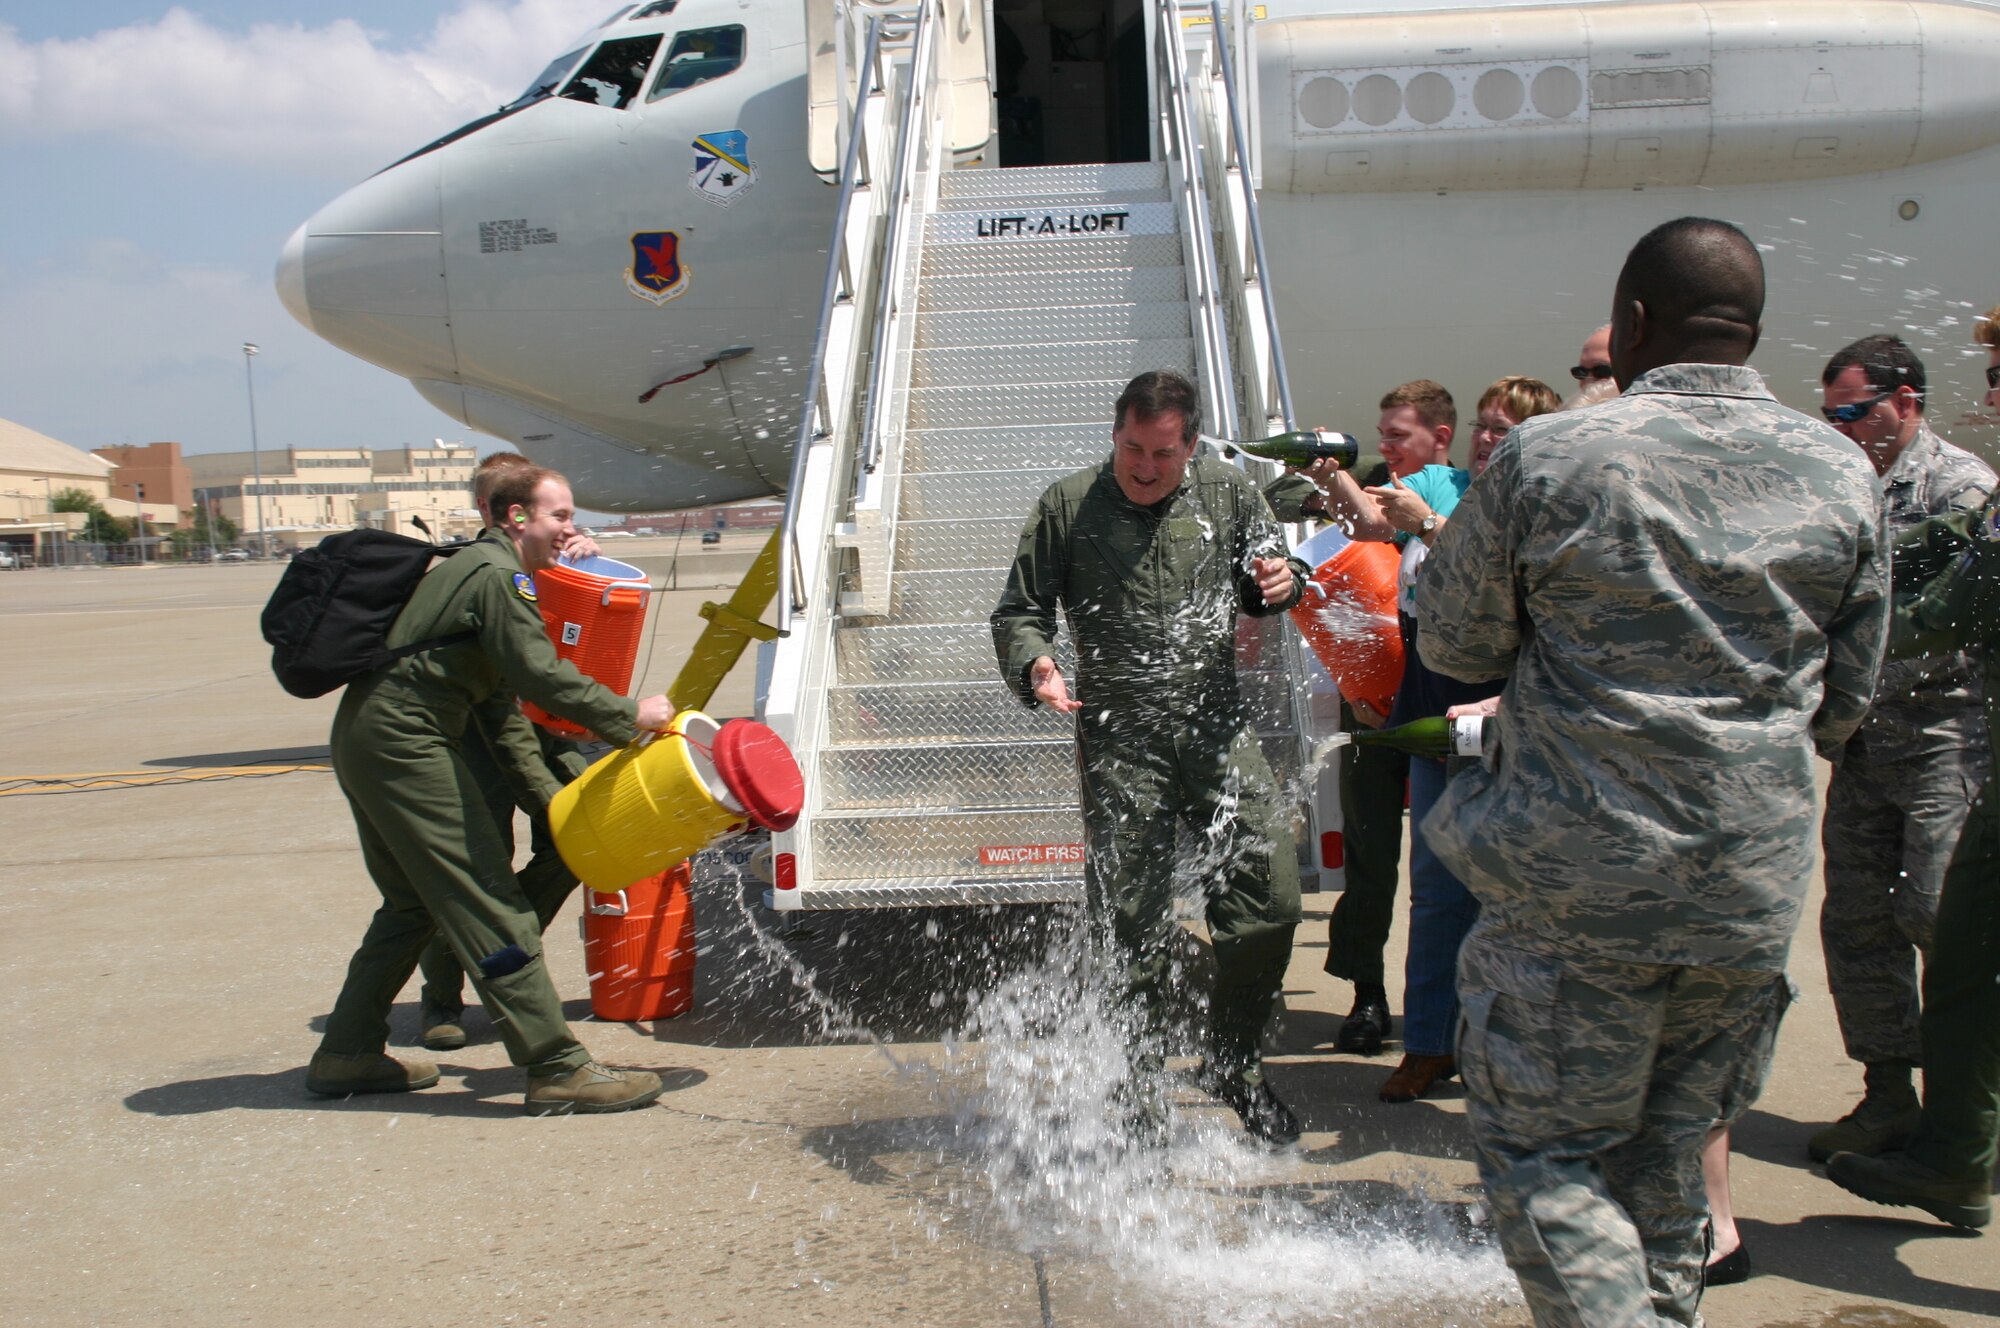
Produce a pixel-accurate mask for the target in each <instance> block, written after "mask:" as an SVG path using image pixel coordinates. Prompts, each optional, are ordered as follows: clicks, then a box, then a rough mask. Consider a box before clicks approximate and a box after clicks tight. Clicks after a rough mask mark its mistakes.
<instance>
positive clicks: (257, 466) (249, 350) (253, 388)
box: [243, 341, 271, 558]
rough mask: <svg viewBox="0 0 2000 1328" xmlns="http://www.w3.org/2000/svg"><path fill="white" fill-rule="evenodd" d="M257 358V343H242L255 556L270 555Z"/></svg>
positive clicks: (265, 556) (263, 556) (266, 556)
mask: <svg viewBox="0 0 2000 1328" xmlns="http://www.w3.org/2000/svg"><path fill="white" fill-rule="evenodd" d="M256 358H257V343H256V342H254V341H246V342H244V343H243V390H244V392H245V393H246V394H248V396H249V398H250V471H251V475H252V476H253V478H254V479H255V481H256V489H257V556H258V557H259V558H269V557H270V556H271V545H270V541H269V540H267V539H266V538H265V537H264V460H263V457H262V456H261V455H260V454H259V453H258V451H257V383H256V380H255V377H254V375H252V374H251V372H250V361H252V360H254V359H256Z"/></svg>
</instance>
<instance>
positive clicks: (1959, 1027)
mask: <svg viewBox="0 0 2000 1328" xmlns="http://www.w3.org/2000/svg"><path fill="white" fill-rule="evenodd" d="M1977 335H1978V338H1979V340H1980V342H1981V344H1983V345H1984V346H1985V347H1986V348H1987V352H1988V357H1989V364H1988V366H1987V369H1986V383H1987V389H1988V390H1987V393H1986V404H1987V406H1988V407H1989V408H1993V409H2000V306H1996V307H1995V308H1993V309H1991V310H1988V311H1987V314H1986V316H1985V317H1984V318H1982V319H1981V320H1980V322H1979V327H1978V333H1977ZM1895 564H1896V584H1897V589H1898V590H1899V591H1900V590H1903V589H1905V588H1907V587H1909V586H1912V585H1916V586H1923V590H1922V593H1921V594H1920V595H1917V596H1916V597H1914V598H1913V599H1906V600H1904V601H1902V602H1900V603H1899V604H1898V605H1897V608H1896V614H1895V617H1894V619H1893V627H1892V631H1891V635H1890V641H1889V654H1890V657H1891V658H1900V659H1914V658H1918V657H1920V656H1924V655H1929V654H1934V653H1937V652H1939V651H1943V650H1973V651H1976V652H1978V655H1979V659H1980V662H1981V674H1982V683H1983V686H1984V689H1985V704H1986V741H1987V743H1988V745H1989V747H2000V741H1996V739H2000V498H1994V499H1990V500H1988V502H1987V504H1986V507H1985V510H1983V511H1981V512H1977V513H1971V512H1955V513H1952V514H1951V515H1949V516H1942V517H1937V518H1934V519H1932V520H1930V521H1927V522H1924V523H1922V524H1921V525H1917V526H1913V527H1911V528H1910V530H1909V531H1908V532H1906V533H1905V534H1904V535H1903V537H1902V538H1900V539H1899V540H1897V542H1896V552H1895ZM1940 568H1942V569H1943V570H1942V572H1940V571H1939V569H1940ZM1933 578H1934V579H1933ZM1925 582H1928V584H1927V585H1925ZM1996 754H2000V753H1996ZM1923 997H1924V999H1923V1015H1922V1019H1921V1021H1920V1024H1919V1028H1920V1036H1921V1039H1922V1052H1923V1065H1924V1103H1923V1112H1922V1114H1921V1115H1920V1116H1919V1117H1918V1121H1917V1128H1916V1132H1915V1133H1914V1134H1912V1135H1911V1136H1910V1139H1909V1141H1908V1142H1907V1143H1906V1144H1904V1145H1903V1147H1902V1149H1901V1150H1899V1151H1892V1152H1885V1153H1879V1154H1877V1155H1875V1156H1873V1157H1868V1156H1864V1155H1862V1154H1860V1153H1835V1154H1834V1155H1833V1156H1832V1157H1831V1158H1829V1159H1828V1160H1827V1164H1826V1174H1827V1175H1828V1176H1829V1177H1831V1178H1832V1180H1833V1182H1834V1183H1835V1184H1836V1185H1839V1186H1840V1187H1841V1188H1842V1189H1845V1190H1849V1191H1852V1192H1853V1193H1855V1194H1858V1195H1860V1196H1861V1197H1862V1198H1864V1199H1872V1200H1874V1201H1875V1202H1876V1203H1884V1204H1897V1205H1902V1206H1906V1207H1913V1208H1921V1209H1923V1210H1924V1211H1925V1212H1927V1213H1929V1214H1931V1215H1932V1216H1933V1217H1936V1218H1938V1219H1939V1220H1941V1221H1945V1222H1949V1223H1951V1224H1952V1225H1953V1226H1960V1227H1983V1226H1985V1225H1986V1224H1987V1223H1988V1222H1990V1221H1991V1220H1992V1218H1993V1196H1992V1189H1993V1164H1994V1160H1995V1157H1996V1155H2000V780H1995V779H1992V778H1990V777H1989V778H1988V779H1987V781H1986V784H1985V786H1984V787H1983V788H1981V789H1980V790H1979V792H1978V794H1977V795H1976V796H1975V797H1974V799H1973V802H1972V812H1971V815H1970V816H1969V817H1968V818H1967V819H1966V822H1965V829H1964V830H1963V831H1962V832H1961V833H1960V835H1959V840H1958V847H1957V849H1956V850H1955V851H1954V852H1953V853H1952V856H1951V864H1950V865H1949V866H1948V867H1946V868H1945V874H1944V886H1943V888H1942V889H1941V890H1940V891H1939V894H1938V911H1937V932H1936V937H1935V939H1934V940H1933V942H1932V949H1931V954H1930V959H1929V961H1928V962H1927V963H1926V964H1925V965H1924V988H1923Z"/></svg>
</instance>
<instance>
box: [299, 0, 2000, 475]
mask: <svg viewBox="0 0 2000 1328" xmlns="http://www.w3.org/2000/svg"><path fill="white" fill-rule="evenodd" d="M1337 3H1338V0H1273V2H1272V3H1270V4H1269V5H1268V8H1267V9H1265V10H1264V14H1265V17H1264V18H1263V20H1262V21H1261V22H1259V23H1257V24H1256V25H1255V40H1256V47H1255V50H1256V66H1257V67H1256V70H1255V89H1256V91H1255V96H1256V123H1257V130H1256V133H1257V137H1258V151H1259V155H1260V162H1259V165H1260V168H1261V176H1260V185H1261V187H1260V192H1259V197H1260V204H1261V207H1262V210H1263V214H1264V222H1265V227H1266V231H1267V236H1268V240H1269V249H1270V258H1271V265H1272V269H1273V277H1274V280H1273V283H1272V285H1273V287H1274V289H1275V292H1276V299H1277V307H1278V311H1279V315H1280V320H1281V323H1282V326H1283V328H1284V332H1285V339H1286V354H1287V359H1288V362H1289V366H1290V370H1291V379H1292V382H1293V384H1294V394H1295V398H1296V404H1297V407H1298V413H1299V415H1300V416H1301V422H1303V423H1308V424H1324V425H1329V426H1333V427H1339V428H1345V429H1348V430H1350V431H1353V432H1357V433H1360V434H1362V436H1363V437H1364V438H1365V437H1367V436H1368V433H1367V431H1368V429H1369V427H1370V425H1371V424H1372V421H1373V419H1374V403H1375V400H1376V398H1377V397H1379V396H1380V395H1381V393H1382V392H1383V391H1385V390H1386V389H1387V388H1389V387H1390V386H1392V385H1394V384H1396V383H1398V382H1401V381H1404V380H1407V379H1411V378H1417V377H1428V378H1435V379H1438V380H1440V381H1442V382H1444V383H1445V384H1446V385H1447V386H1448V387H1450V388H1451V389H1452V390H1453V391H1454V392H1456V393H1458V394H1459V395H1460V397H1461V409H1462V413H1463V414H1465V415H1467V416H1469V415H1470V406H1471V399H1472V398H1473V397H1475V396H1476V394H1477V393H1478V392H1479V391H1480V390H1481V389H1482V388H1483V387H1484V386H1485V385H1486V383H1488V382H1489V381H1491V380H1492V379H1494V378H1496V377H1498V376H1500V375H1501V374H1507V373H1525V374H1529V375H1532V376H1536V377H1541V378H1544V379H1545V380H1547V381H1549V382H1550V383H1551V384H1552V385H1553V386H1555V387H1556V388H1557V389H1558V390H1559V391H1566V390H1567V389H1568V388H1570V387H1571V386H1572V384H1571V383H1570V382H1569V379H1568V376H1567V374H1566V372H1565V371H1566V369H1567V367H1568V366H1569V365H1570V364H1571V363H1572V362H1573V359H1574V356H1575V352H1576V349H1577V347H1578V345H1579V344H1580V343H1581V342H1582V341H1583V339H1584V337H1585V336H1586V335H1587V334H1588V333H1589V332H1590V330H1591V329H1592V328H1593V327H1595V326H1596V325H1597V324H1599V323H1602V322H1604V321H1605V320H1606V319H1607V318H1608V316H1609V309H1610V303H1611V293H1612V292H1611V287H1612V282H1613V280H1614V278H1615V276H1616V274H1617V270H1618V267H1619V264H1620V263H1621V262H1622V260H1623V257H1624V254H1625V251H1626V250H1627V249H1628V248H1629V247H1630V246H1631V244H1632V242H1633V241H1634V240H1635V239H1637V238H1638V236H1639V235H1640V234H1642V233H1643V232H1644V231H1646V230H1647V229H1649V228H1650V227H1651V226H1653V225H1656V224H1658V223H1659V222H1661V221H1664V220H1667V219H1669V218H1672V217H1675V216H1680V215H1685V214H1689V213H1695V214H1700V215H1706V216H1718V217H1723V218H1727V219H1729V220H1731V221H1734V222H1736V223H1738V224H1739V225H1741V226H1743V227H1744V228H1745V229H1746V230H1747V231H1748V232H1749V233H1750V235H1751V236H1752V238H1754V239H1756V240H1757V241H1758V242H1759V244H1760V245H1761V246H1763V248H1764V251H1765V259H1766V263H1767V266H1768V271H1769V278H1770V281H1769V301H1768V306H1767V314H1766V325H1765V327H1766V330H1765V336H1764V341H1763V344H1762V346H1761V347H1760V348H1759V351H1758V353H1757V355H1756V357H1755V360H1754V363H1755V364H1756V365H1757V367H1759V368H1760V369H1762V370H1763V371H1764V372H1765V374H1766V377H1767V378H1768V379H1769V381H1770V382H1771V383H1772V385H1773V387H1774V389H1775V390H1777V391H1778V392H1779V394H1780V395H1781V396H1782V397H1783V398H1784V399H1786V400H1787V401H1789V402H1790V403H1791V404H1793V405H1796V406H1799V407H1801V408H1804V409H1811V408H1812V407H1814V406H1815V405H1816V404H1817V385H1818V378H1819V371H1820V368H1821V366H1822V365H1823V364H1824V362H1825V360H1826V358H1827V356H1828V355H1830V354H1831V353H1832V352H1833V351H1834V350H1835V349H1837V348H1838V347H1840V346H1841V345H1843V344H1845V343H1846V342H1848V341H1850V340H1852V339H1854V338H1856V337H1859V336H1862V335H1865V334H1868V333H1871V332H1878V331H1897V332H1900V333H1902V334H1903V335H1904V336H1905V337H1906V338H1908V339H1909V340H1910V341H1911V342H1912V344H1913V345H1914V346H1915V347H1916V349H1917V351H1918V353H1919V354H1920V355H1922V356H1924V357H1925V359H1926V360H1927V362H1928V365H1929V368H1930V374H1931V380H1932V385H1933V393H1932V400H1931V410H1930V414H1931V418H1932V420H1933V422H1934V423H1935V424H1937V425H1939V426H1940V427H1941V428H1942V429H1943V430H1944V432H1946V433H1947V434H1948V435H1949V436H1951V437H1953V438H1954V439H1956V440H1957V441H1960V442H1962V443H1970V444H1972V445H1974V446H1976V447H1980V448H1981V450H1984V451H1986V452H1988V454H1989V455H1990V454H1991V453H1992V450H1993V448H1992V441H1993V438H1994V429H1993V426H1994V424H1995V423H1996V421H1995V420H1993V418H1992V417H1990V416H1984V415H1982V414H1980V413H1979V412H1978V409H1977V406H1978V401H1979V396H1980V389H1981V387H1982V384H1981V382H1980V377H1979V369H1980V368H1981V367H1983V364H1984V358H1983V356H1981V355H1979V354H1978V353H1977V352H1976V350H1975V348H1973V347H1972V346H1971V345H1970V338H1969V331H1970V325H1971V322H1972V318H1973V316H1974V315H1975V314H1976V312H1977V311H1978V310H1980V309H1983V308H1985V307H1986V306H1987V304H1989V303H1991V302H1992V301H1993V300H1994V299H1996V298H2000V288H1996V287H1994V286H1993V285H1991V281H1992V278H1991V275H1990V274H1991V270H1992V269H1991V257H1990V253H1989V252H1988V251H1989V250H1990V248H1991V241H1990V239H1989V237H1990V235H1991V234H1992V232H1993V227H1994V219H1995V218H1996V217H2000V10H1996V9H1994V8H1993V7H1991V6H1989V5H1985V4H1975V3H1966V2H1963V0H1860V2H1858V3H1847V4H1835V5H1828V4H1814V3H1804V2H1803V0H1706V2H1705V3H1694V2H1689V0H1681V2H1678V3H1657V4H1628V3H1585V4H1570V5H1554V6H1493V5H1472V6H1464V7H1458V8H1451V9H1436V10H1425V11H1417V12H1398V13H1393V14H1380V13H1375V14H1369V13H1330V12H1327V11H1328V10H1329V9H1330V8H1333V7H1334V6H1335V5H1336V4H1337ZM655 11H658V12H655ZM806 85H807V43H806V24H805V13H804V8H803V4H802V2H801V0H680V3H678V4H675V5H664V4H652V5H640V6H636V7H634V8H631V9H628V10H626V11H621V13H620V14H618V15H616V16H614V17H613V18H612V19H611V20H610V21H608V22H607V23H605V24H603V25H601V26H600V27H599V28H597V29H595V30H593V31H592V32H591V33H589V34H588V35H587V37H586V38H585V39H583V40H581V41H579V42H577V43H575V44H574V49H573V50H572V51H570V52H568V53H567V54H566V56H565V58H564V59H561V60H558V61H557V62H556V64H554V65H552V66H551V69H550V71H549V72H548V73H546V74H545V75H544V77H543V78H542V79H539V80H537V89H534V90H531V92H530V94H529V95H528V96H527V97H524V98H523V99H522V100H521V101H520V102H517V103H514V104H513V106H512V108H511V109H508V110H506V111H505V112H503V113H501V114H499V115H498V116H496V117H492V118H490V119H489V120H488V121H485V122H475V125H474V126H468V127H467V129H465V130H461V131H459V132H458V133H457V134H455V135H451V136H447V138H446V139H445V140H441V141H440V143H439V144H436V145H433V146H431V147H430V148H428V149H425V150H423V151H420V152H418V153H416V154H414V155H413V156H411V157H409V158H407V159H405V160H404V161H401V162H398V163H397V164H395V165H393V166H391V167H389V168H388V169H386V170H384V171H382V172H380V173H379V174H377V175H375V176H374V177H372V178H370V179H369V180H367V181H364V182H363V183H361V184H360V185H358V186H357V187H355V188H354V189H353V190H350V191H349V192H348V193H346V194H344V195H342V196H341V197H340V198H339V199H336V200H335V201H334V202H333V203H331V204H329V205H328V206H327V207H326V208H325V209H323V210H322V211H321V212H319V213H318V214H316V215H315V216H314V217H312V218H311V219H310V220H309V221H307V222H306V223H305V224H304V225H303V226H301V227H300V228H299V230H298V231H297V232H296V233H295V234H294V235H293V236H292V238H291V240H290V241H289V242H288V243H287V245H286V248H285V251H284V254H283V256H282V257H281V258H280V261H279V266H278V286H279V290H280V293H281V295H282V297H283V298H284V301H285V304H286V306H287V308H288V309H290V310H291V312H292V313H293V314H294V316H296V317H298V318H299V319H300V321H301V322H304V323H305V324H306V325H307V326H309V327H311V328H312V329H313V330H314V331H315V332H317V333H319V334H320V335H321V336H322V337H324V338H326V339H327V340H329V341H331V342H333V343H334V344H335V345H338V346H341V347H343V348H344V349H346V350H349V351H351V352H352V353H354V354H356V355H359V356H361V357H362V358H364V359H367V360H369V361H371V362H373V363H375V364H378V365H381V366H382V367H384V368H386V369H389V370H391V371H392V372H395V373H398V374H400V375H402V376H404V377H406V378H408V379H410V380H411V382H412V383H413V384H414V385H415V386H416V388H417V390H418V391H419V392H420V393H422V394H423V395H424V397H425V398H426V399H427V400H429V401H431V402H432V403H433V404H435V405H437V406H438V407H439V408H440V409H441V410H443V411H445V412H446V413H447V414H449V415H451V416H453V417H454V418H455V419H459V420H462V421H463V422H464V423H465V424H467V425H468V426H470V427H471V428H474V429H478V430H481V431H483V432H486V433H489V434H492V435H493V436H495V437H497V438H500V439H503V440H505V441H507V442H509V443H511V444H513V445H515V446H517V447H519V448H520V449H521V450H523V451H524V452H526V453H527V454H528V455H530V456H532V457H535V458H536V459H537V460H540V461H543V462H545V463H547V464H549V465H552V466H555V467H556V468H558V469H560V470H563V471H564V472H565V473H567V474H568V475H569V476H570V478H571V480H572V482H573V484H574V486H575V488H576V492H577V495H578V498H579V500H580V501H581V502H582V503H584V504H585V505H587V506H591V507H597V508H605V509H623V510H639V511H655V510H665V509H671V508H676V507H688V506H696V505H704V504H709V503H715V502H722V501H728V500H732V499H739V498H748V497H756V496H761V495H764V494H769V493H772V492H774V491H777V490H778V489H780V488H781V487H782V486H783V485H784V483H785V482H786V479H787V477H788V474H789V471H790V464H791V451H792V447H793V445H794V442H795V435H796V429H797V424H798V419H799V404H800V401H799V394H800V392H801V391H802V389H803V383H804V374H805V370H806V367H807V363H808V360H809V358H810V356H811V354H812V349H813V347H812V342H813V337H814V333H815V330H816V328H815V322H816V318H817V314H818V308H819V300H820V295H821V288H822V281H823V279H824V266H825V252H826V244H827V238H828V233H829V230H830V228H831V223H832V213H833V207H834V203H835V191H834V190H833V189H830V188H829V187H828V186H827V184H826V183H825V181H824V180H823V178H822V176H821V175H820V174H818V173H816V172H815V170H814V169H813V164H812V162H811V161H810V160H809V159H808V148H807V143H808V124H807V119H808V109H807V101H808V98H807V87H806ZM1002 164H1007V163H1005V162H1004V160H1003V162H1002ZM676 380H678V381H676ZM1109 405H1110V403H1108V402H1107V403H1106V411H1107V416H1108V412H1109ZM1000 422H1001V421H996V423H1000ZM1107 432H1108V419H1107Z"/></svg>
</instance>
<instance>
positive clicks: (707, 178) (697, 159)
mask: <svg viewBox="0 0 2000 1328" xmlns="http://www.w3.org/2000/svg"><path fill="white" fill-rule="evenodd" d="M755 183H757V168H756V167H755V166H754V165H752V164H751V162H750V135H748V134H746V133H744V132H743V131H742V130H741V129H725V130H723V131H722V132H720V133H716V134H703V135H702V136H701V137H700V138H697V139H696V140H695V141H694V169H693V170H691V171H689V172H688V187H689V188H691V189H693V190H694V191H695V192H696V193H697V194H700V195H701V196H702V197H703V198H705V199H707V200H708V201H709V202H711V203H714V204H715V205H716V206H718V207H728V206H729V205H730V204H731V203H734V202H735V201H736V196H737V195H738V194H740V193H742V192H743V191H744V190H746V189H748V188H749V187H750V186H751V185H753V184H755Z"/></svg>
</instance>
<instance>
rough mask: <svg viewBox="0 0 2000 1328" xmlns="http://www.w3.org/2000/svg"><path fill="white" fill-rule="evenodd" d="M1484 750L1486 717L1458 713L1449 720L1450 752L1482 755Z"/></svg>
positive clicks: (1463, 754)
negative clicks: (1454, 717) (1455, 717)
mask: <svg viewBox="0 0 2000 1328" xmlns="http://www.w3.org/2000/svg"><path fill="white" fill-rule="evenodd" d="M1485 751H1486V717H1485V716H1484V715H1460V716H1459V717H1458V718H1457V719H1454V720H1453V721H1451V754H1452V755H1453V756H1482V755H1484V754H1485Z"/></svg>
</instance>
